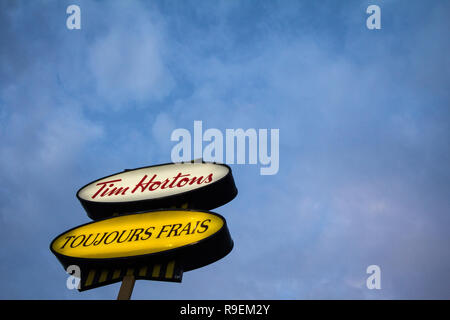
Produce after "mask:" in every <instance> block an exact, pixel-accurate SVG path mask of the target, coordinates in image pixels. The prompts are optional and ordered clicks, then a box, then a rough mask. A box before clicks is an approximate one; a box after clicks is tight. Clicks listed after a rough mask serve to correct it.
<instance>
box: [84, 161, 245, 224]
mask: <svg viewBox="0 0 450 320" xmlns="http://www.w3.org/2000/svg"><path fill="white" fill-rule="evenodd" d="M218 182H221V183H218ZM200 189H202V190H200ZM195 191H198V192H195ZM236 193H237V190H236V187H235V185H234V180H233V178H232V176H231V169H230V168H229V167H228V166H226V165H222V164H215V163H204V162H203V163H175V164H173V163H172V164H163V165H158V166H151V167H144V168H138V169H133V170H127V171H124V172H120V173H117V174H113V175H110V176H107V177H105V178H101V179H99V180H96V181H94V182H92V183H89V184H88V185H86V186H84V187H83V188H81V189H80V190H79V191H78V193H77V197H78V199H79V200H80V201H81V203H82V205H83V206H84V207H85V209H86V211H87V212H88V215H89V216H91V218H93V219H94V220H95V219H97V218H104V217H108V216H112V215H113V214H115V213H117V214H119V213H123V212H126V213H133V212H139V211H145V210H151V209H160V208H169V207H176V206H180V205H183V206H184V207H186V208H197V209H205V210H210V209H213V208H215V207H218V206H220V205H222V204H224V203H226V202H228V201H230V200H231V199H233V198H234V197H235V196H236ZM181 195H185V196H184V197H179V196H181ZM194 204H195V207H194Z"/></svg>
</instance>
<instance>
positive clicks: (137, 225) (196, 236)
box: [51, 210, 224, 259]
mask: <svg viewBox="0 0 450 320" xmlns="http://www.w3.org/2000/svg"><path fill="white" fill-rule="evenodd" d="M223 226H224V219H223V218H222V217H221V216H219V215H216V214H212V213H207V212H202V211H190V210H183V211H181V210H173V211H171V210H164V211H155V212H148V213H141V214H131V215H125V216H119V217H115V218H110V219H105V220H101V221H97V222H92V223H88V224H85V225H82V226H79V227H76V228H74V229H72V230H69V231H67V232H65V233H63V234H62V235H60V236H58V237H57V238H56V239H55V240H54V241H53V242H52V244H51V249H52V251H54V252H55V253H57V254H60V255H63V256H66V257H73V258H82V259H83V258H85V259H108V258H124V257H134V256H142V255H148V254H155V253H159V252H164V251H168V250H173V249H177V248H181V247H184V246H186V245H189V244H194V243H197V242H199V241H201V240H203V239H206V238H208V237H210V236H212V235H214V234H215V233H217V232H218V231H219V230H220V229H221V228H222V227H223Z"/></svg>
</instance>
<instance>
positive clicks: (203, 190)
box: [76, 161, 238, 221]
mask: <svg viewBox="0 0 450 320" xmlns="http://www.w3.org/2000/svg"><path fill="white" fill-rule="evenodd" d="M184 163H199V164H201V163H208V164H214V165H218V166H224V167H226V168H227V169H228V173H227V174H226V175H225V176H224V177H222V178H220V179H219V180H216V181H214V182H211V183H210V184H207V185H204V186H201V187H199V188H195V189H193V190H189V191H185V192H180V193H176V194H173V195H169V196H163V197H160V198H153V199H144V200H136V201H122V202H100V201H90V200H86V199H83V198H81V197H80V196H79V193H80V192H81V190H83V189H84V188H86V187H87V186H89V185H91V184H93V183H95V182H97V181H100V180H103V179H106V178H109V177H112V176H116V175H118V174H121V173H124V172H128V171H135V170H140V169H145V168H154V167H161V166H167V165H175V164H184ZM237 194H238V190H237V188H236V185H235V183H234V178H233V174H232V170H231V168H230V166H228V165H226V164H223V163H216V162H205V161H201V162H195V161H190V162H175V163H174V162H168V163H163V164H157V165H152V166H145V167H139V168H135V169H126V170H124V171H122V172H116V173H113V174H111V175H108V176H105V177H102V178H99V179H97V180H94V181H91V182H89V183H87V184H86V185H84V186H83V187H81V188H80V189H79V190H78V191H77V193H76V197H77V199H78V200H79V201H80V202H81V205H82V206H83V208H84V209H85V210H86V212H87V215H88V217H89V218H91V219H92V220H95V221H98V220H101V219H104V218H109V217H112V216H113V215H123V214H129V213H138V212H143V211H146V212H148V211H151V210H156V209H158V210H159V209H160V208H169V207H178V208H179V207H182V206H186V208H189V209H200V210H211V209H215V208H217V207H220V206H222V205H224V204H226V203H228V202H230V201H231V200H233V199H234V198H235V197H236V196H237Z"/></svg>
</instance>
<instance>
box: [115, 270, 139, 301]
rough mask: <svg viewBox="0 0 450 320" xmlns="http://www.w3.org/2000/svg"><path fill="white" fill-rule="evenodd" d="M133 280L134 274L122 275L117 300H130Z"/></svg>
mask: <svg viewBox="0 0 450 320" xmlns="http://www.w3.org/2000/svg"><path fill="white" fill-rule="evenodd" d="M135 281H136V279H135V278H134V275H126V276H125V277H123V280H122V285H121V286H120V290H119V295H118V296H117V300H130V298H131V294H132V293H133V288H134V282H135Z"/></svg>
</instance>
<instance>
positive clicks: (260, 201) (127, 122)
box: [0, 0, 450, 299]
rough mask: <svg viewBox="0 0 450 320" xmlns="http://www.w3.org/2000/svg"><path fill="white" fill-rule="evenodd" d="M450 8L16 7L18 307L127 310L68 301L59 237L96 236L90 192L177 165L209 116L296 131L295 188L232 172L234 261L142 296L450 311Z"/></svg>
mask: <svg viewBox="0 0 450 320" xmlns="http://www.w3.org/2000/svg"><path fill="white" fill-rule="evenodd" d="M70 4H77V5H79V6H80V8H81V20H82V28H81V30H68V29H67V28H66V19H67V17H68V15H67V14H66V8H67V6H68V5H70ZM371 4H377V5H379V6H380V7H381V23H382V29H381V30H368V29H367V28H366V19H367V17H368V15H367V14H366V8H367V7H368V6H369V5H371ZM449 9H450V6H449V3H448V1H432V2H426V1H400V0H398V1H394V0H391V1H379V0H377V1H375V0H370V1H345V2H342V1H339V2H338V1H324V0H323V1H242V0H240V1H237V0H227V1H199V0H197V1H145V2H138V1H5V0H2V1H0V137H1V138H0V181H2V183H1V185H0V228H1V233H0V242H1V245H0V257H1V262H0V282H1V284H2V285H1V289H0V298H2V299H113V298H115V297H116V295H117V292H118V289H119V284H114V285H110V286H106V287H103V288H99V289H95V290H91V291H86V292H83V293H79V292H77V291H70V290H68V289H67V288H66V278H67V275H66V273H65V272H64V270H63V268H62V267H61V266H60V264H59V263H58V262H57V260H56V258H55V257H54V256H53V255H52V254H51V252H50V250H49V248H48V247H49V244H50V241H51V240H52V239H53V238H54V237H55V236H57V235H58V234H60V233H61V232H63V231H64V230H67V229H69V228H72V227H74V226H76V225H79V224H83V223H86V222H88V221H89V218H88V217H87V215H86V214H85V212H84V210H83V209H82V207H81V205H80V204H79V202H78V200H77V199H76V197H75V193H76V191H77V190H78V188H80V187H81V186H83V185H85V184H86V183H88V182H90V181H92V180H94V179H97V178H99V177H103V176H105V175H108V174H111V173H114V172H117V171H121V170H123V169H125V168H133V167H140V166H146V165H152V164H157V163H165V162H169V161H170V151H171V148H172V147H173V146H174V144H175V143H174V142H171V141H170V134H171V132H172V130H174V129H176V128H187V129H189V130H192V129H193V121H194V120H202V121H203V126H204V128H205V129H206V128H218V129H220V130H223V132H225V129H227V128H232V129H235V128H243V129H247V128H256V129H258V128H269V129H270V128H277V129H280V169H279V172H278V174H276V175H273V176H261V175H259V167H258V166H255V165H232V168H233V173H234V176H235V180H236V184H237V187H238V189H239V195H238V197H237V198H236V199H235V200H233V201H232V202H231V203H229V204H227V205H225V206H223V207H221V208H217V209H215V210H214V211H216V212H218V213H220V214H222V215H223V216H225V217H226V218H227V221H228V224H229V229H230V232H231V235H232V237H233V239H234V242H235V247H234V249H233V251H232V252H231V253H230V254H229V255H228V256H227V257H225V258H224V259H222V260H221V261H219V262H217V263H215V264H212V265H209V266H207V267H205V268H202V269H199V270H195V271H191V272H188V273H186V274H184V277H183V283H182V284H174V283H164V282H153V281H152V282H150V281H137V283H136V286H135V290H134V292H133V298H134V299H416V298H426V299H429V298H446V299H448V298H450V290H449V288H450V276H449V274H448V271H449V270H450V251H449V250H448V244H449V243H450V234H449V232H448V228H449V226H450V216H449V214H450V200H449V199H450V197H449V194H450V180H449V178H450V166H449V163H450V152H449V151H450V150H449V149H450V147H449V146H450V141H449V140H450V130H449V129H450V128H449V120H450V111H449V110H450V103H449V102H450V99H449V92H450V90H449V77H450V64H449V59H448V52H449V49H450V45H449V40H448V36H447V35H448V32H449V30H450V25H449V21H448V12H449ZM372 264H376V265H379V266H380V267H381V279H382V289H381V290H368V289H367V287H366V279H367V277H368V275H367V274H366V268H367V266H369V265H372Z"/></svg>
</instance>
